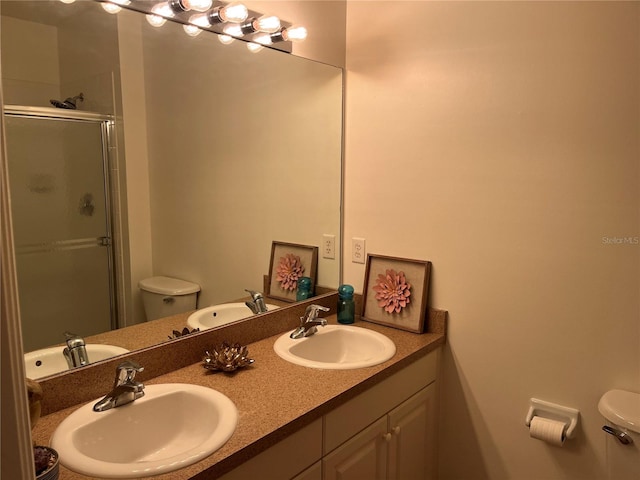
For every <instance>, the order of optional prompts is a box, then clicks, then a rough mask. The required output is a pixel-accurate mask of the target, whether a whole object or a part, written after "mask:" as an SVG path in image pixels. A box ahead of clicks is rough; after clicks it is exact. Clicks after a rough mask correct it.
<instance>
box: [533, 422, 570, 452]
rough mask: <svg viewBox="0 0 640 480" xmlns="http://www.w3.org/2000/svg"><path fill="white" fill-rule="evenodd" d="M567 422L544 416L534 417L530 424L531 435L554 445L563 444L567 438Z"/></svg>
mask: <svg viewBox="0 0 640 480" xmlns="http://www.w3.org/2000/svg"><path fill="white" fill-rule="evenodd" d="M566 427H567V425H566V423H564V422H559V421H557V420H551V419H549V418H543V417H533V418H532V419H531V425H530V426H529V435H530V436H531V437H532V438H537V439H538V440H544V441H545V442H548V443H551V444H552V445H557V446H559V447H561V446H562V444H563V443H564V440H565V430H566Z"/></svg>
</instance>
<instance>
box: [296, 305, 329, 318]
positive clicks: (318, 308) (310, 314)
mask: <svg viewBox="0 0 640 480" xmlns="http://www.w3.org/2000/svg"><path fill="white" fill-rule="evenodd" d="M329 310H331V309H330V308H328V307H323V306H322V305H315V304H314V305H309V306H308V307H307V309H306V310H305V312H304V317H302V318H301V319H300V320H302V321H303V322H305V321H307V322H308V321H311V320H315V319H316V318H318V314H319V313H320V312H328V311H329Z"/></svg>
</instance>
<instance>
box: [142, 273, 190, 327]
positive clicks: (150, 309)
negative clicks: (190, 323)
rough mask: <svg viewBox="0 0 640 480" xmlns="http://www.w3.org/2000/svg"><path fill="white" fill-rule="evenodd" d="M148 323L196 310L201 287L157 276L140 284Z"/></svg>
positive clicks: (176, 279)
mask: <svg viewBox="0 0 640 480" xmlns="http://www.w3.org/2000/svg"><path fill="white" fill-rule="evenodd" d="M138 287H139V288H140V292H141V294H142V302H143V304H144V314H145V317H146V319H147V321H150V320H156V319H158V318H164V317H170V316H171V315H177V314H178V313H185V312H189V311H191V310H195V309H196V306H197V301H198V292H199V291H200V285H198V284H197V283H193V282H187V281H185V280H180V279H178V278H171V277H164V276H157V277H150V278H145V279H144V280H141V281H140V283H139V284H138Z"/></svg>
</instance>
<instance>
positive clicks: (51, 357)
mask: <svg viewBox="0 0 640 480" xmlns="http://www.w3.org/2000/svg"><path fill="white" fill-rule="evenodd" d="M85 348H86V349H87V355H88V356H89V361H90V362H97V361H99V360H106V359H107V358H111V357H115V356H117V355H122V354H125V353H129V350H127V349H126V348H122V347H116V346H115V345H102V344H99V343H89V344H87V345H86V347H85ZM63 350H64V346H62V347H50V348H43V349H41V350H35V351H33V352H29V353H25V354H24V365H25V368H26V372H27V377H28V378H31V379H34V380H35V379H37V378H42V377H46V376H48V375H53V374H54V373H59V372H64V371H65V370H69V365H68V364H67V360H66V358H64V355H63V354H62V351H63Z"/></svg>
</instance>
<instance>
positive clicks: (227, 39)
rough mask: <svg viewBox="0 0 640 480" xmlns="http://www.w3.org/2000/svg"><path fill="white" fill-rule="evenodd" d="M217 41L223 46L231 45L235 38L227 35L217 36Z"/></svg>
mask: <svg viewBox="0 0 640 480" xmlns="http://www.w3.org/2000/svg"><path fill="white" fill-rule="evenodd" d="M218 40H220V43H223V44H225V45H229V44H230V43H233V41H234V40H235V38H233V37H231V36H229V35H218Z"/></svg>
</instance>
